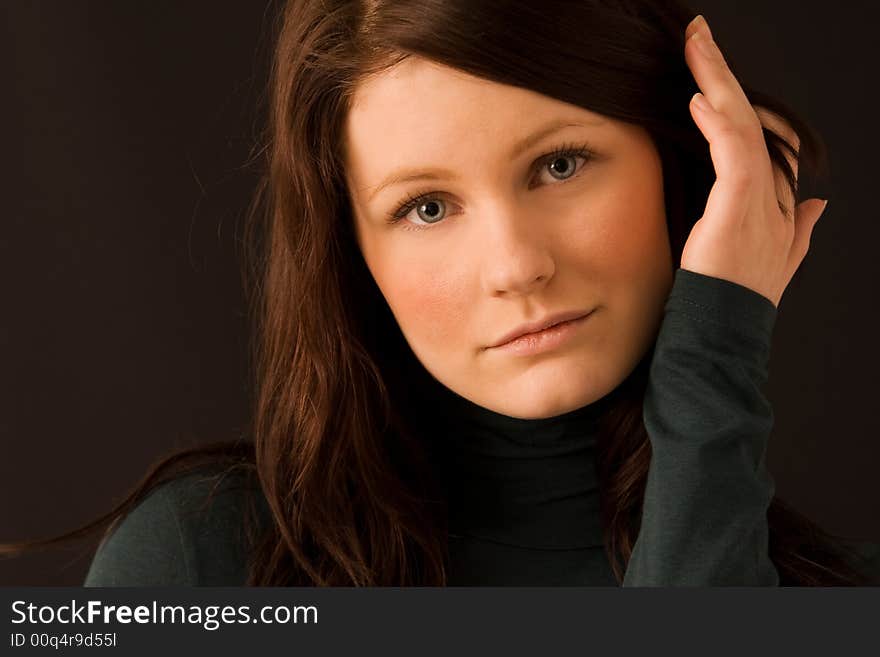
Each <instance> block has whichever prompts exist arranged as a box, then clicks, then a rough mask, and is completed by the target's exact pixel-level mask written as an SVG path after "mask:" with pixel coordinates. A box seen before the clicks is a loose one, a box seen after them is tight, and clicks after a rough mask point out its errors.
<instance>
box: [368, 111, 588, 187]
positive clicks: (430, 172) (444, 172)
mask: <svg viewBox="0 0 880 657" xmlns="http://www.w3.org/2000/svg"><path fill="white" fill-rule="evenodd" d="M603 123H604V121H603V120H601V119H597V120H594V121H587V122H585V121H583V120H579V121H571V120H568V119H559V120H556V121H553V122H551V123H548V124H547V125H545V126H544V127H543V128H541V129H540V130H537V131H535V132H533V133H532V134H530V135H528V136H527V137H524V138H522V139H520V140H519V141H517V142H516V143H515V144H514V145H513V148H511V150H510V154H509V158H510V159H511V160H513V159H516V158H517V157H519V156H520V155H521V154H522V153H523V152H524V151H527V150H528V149H529V148H531V147H532V146H534V145H535V144H537V143H538V142H540V141H541V140H542V139H544V138H545V137H548V136H550V135H552V134H553V133H555V132H558V131H560V130H562V129H563V128H585V127H587V126H588V125H592V126H598V125H602V124H603ZM444 178H445V179H449V180H455V179H457V176H456V174H455V173H454V172H452V171H450V170H449V169H442V168H430V169H400V170H398V171H395V172H394V173H392V174H391V175H390V176H388V177H387V178H385V180H383V181H382V182H381V183H379V184H378V185H377V186H376V188H375V189H374V190H373V191H372V192H371V193H370V195H369V197H368V198H367V201H368V202H369V201H372V200H373V199H374V198H375V197H376V196H377V195H378V194H379V192H381V191H382V190H383V189H385V188H386V187H391V186H393V185H400V184H403V183H407V182H414V181H416V180H442V179H444Z"/></svg>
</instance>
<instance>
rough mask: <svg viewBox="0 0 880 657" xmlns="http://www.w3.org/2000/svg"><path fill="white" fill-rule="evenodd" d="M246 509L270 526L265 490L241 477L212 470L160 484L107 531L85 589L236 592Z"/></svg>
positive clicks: (242, 574) (241, 577) (245, 542)
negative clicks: (213, 587) (251, 508)
mask: <svg viewBox="0 0 880 657" xmlns="http://www.w3.org/2000/svg"><path fill="white" fill-rule="evenodd" d="M250 504H253V505H254V509H255V511H256V512H257V518H258V519H260V520H262V521H266V520H267V519H268V507H267V506H266V502H265V497H264V496H263V494H262V491H261V490H260V488H259V486H258V485H257V484H256V482H255V480H254V479H252V478H251V477H248V476H245V475H244V474H243V473H240V472H239V473H233V472H224V471H222V470H220V469H219V468H217V467H209V468H205V469H201V470H199V471H198V472H195V473H190V474H186V475H183V476H179V477H177V478H175V479H172V480H170V481H167V482H164V483H162V484H160V485H158V486H157V487H156V488H154V489H153V490H152V491H150V492H149V493H148V494H147V495H146V497H144V498H143V499H142V500H141V501H140V502H139V503H138V504H137V505H136V506H135V507H134V508H133V509H132V510H131V511H130V512H129V513H128V514H127V515H125V516H124V517H123V518H122V519H121V521H120V522H119V523H118V524H117V525H115V526H114V527H111V529H110V530H109V531H108V532H107V534H106V535H105V537H104V540H103V541H102V542H101V544H100V545H99V547H98V549H97V551H96V553H95V556H94V558H93V560H92V563H91V566H90V568H89V571H88V574H87V575H86V580H85V583H84V585H85V586H175V585H179V586H200V585H216V586H241V585H243V584H244V583H245V580H246V558H247V552H248V549H249V547H250V540H249V535H248V532H247V531H246V530H247V529H248V526H247V525H246V521H245V516H246V513H247V512H248V508H249V505H250ZM254 529H255V530H256V529H258V527H255V528H254Z"/></svg>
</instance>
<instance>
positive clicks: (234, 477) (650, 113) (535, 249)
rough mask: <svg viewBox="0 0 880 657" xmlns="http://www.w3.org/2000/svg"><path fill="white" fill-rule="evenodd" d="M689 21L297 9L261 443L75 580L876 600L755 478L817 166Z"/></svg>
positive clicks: (548, 11)
mask: <svg viewBox="0 0 880 657" xmlns="http://www.w3.org/2000/svg"><path fill="white" fill-rule="evenodd" d="M692 19H693V12H691V11H689V10H687V9H686V8H685V7H683V6H682V5H680V4H678V3H676V2H673V1H671V0H590V1H587V0H584V1H582V2H578V3H550V4H548V3H541V4H540V5H537V4H535V3H530V2H511V1H500V0H496V1H480V2H476V1H473V0H471V1H466V0H459V1H453V2H442V3H441V2H433V1H430V0H420V1H415V2H407V3H400V2H392V1H387V0H372V1H341V0H337V1H320V2H319V1H318V0H298V1H291V2H289V4H288V5H287V7H286V8H285V10H284V12H283V16H282V17H281V22H280V29H279V33H278V39H277V48H276V50H275V59H274V68H273V76H272V82H271V84H272V87H271V103H272V104H271V124H270V127H269V133H268V139H267V143H266V153H267V175H266V179H265V187H263V188H261V193H260V194H258V196H257V201H258V202H257V203H256V204H255V206H254V209H255V212H254V214H253V217H254V218H255V219H257V218H262V219H265V221H263V222H256V221H255V222H254V223H253V225H252V230H251V231H250V232H249V240H250V243H251V244H252V245H253V246H254V251H253V253H254V260H253V262H254V263H255V265H256V266H255V267H254V269H253V272H254V273H255V279H254V285H253V292H254V294H253V307H254V317H255V320H256V321H255V325H254V331H255V332H254V335H255V337H256V340H255V345H254V346H255V360H254V363H255V376H256V378H257V382H258V391H259V394H258V399H257V403H256V407H255V409H254V419H253V436H252V440H248V441H243V442H241V443H238V444H232V445H213V446H209V447H206V448H203V449H200V450H192V451H189V452H184V453H180V454H176V455H172V456H170V457H169V458H168V459H166V460H165V461H163V462H162V463H160V464H158V465H157V466H156V467H155V468H154V469H153V470H152V471H151V472H150V473H149V474H148V475H147V477H146V478H145V480H144V481H143V482H141V484H140V485H139V486H138V487H137V489H136V490H135V491H134V492H133V493H132V495H131V496H129V498H128V499H127V500H125V502H123V503H122V504H120V505H119V507H117V508H116V509H114V510H113V511H112V512H111V513H109V514H107V515H106V516H104V517H103V518H101V519H99V520H98V521H96V522H95V523H92V524H91V525H89V526H87V527H85V528H83V529H82V530H80V531H79V532H75V533H72V534H70V535H68V536H67V537H72V536H76V535H81V534H82V533H84V532H86V531H90V530H92V529H95V528H97V527H99V526H103V524H105V523H106V522H107V521H108V520H111V519H112V520H115V522H114V523H113V524H111V526H110V527H109V529H108V531H107V532H106V534H105V538H104V541H103V542H102V544H101V546H100V547H99V549H98V551H97V554H96V555H95V558H94V560H93V562H92V564H91V569H90V571H89V574H88V577H87V580H86V584H87V585H161V584H187V585H215V584H216V585H236V584H249V585H319V586H328V585H357V586H362V585H389V586H402V585H504V584H511V585H610V586H616V585H623V586H646V585H664V586H716V585H766V586H776V585H851V584H866V583H869V582H872V581H876V580H874V579H871V578H876V577H877V575H878V570H877V569H878V563H880V560H878V559H877V552H875V551H873V550H876V546H870V545H860V546H854V545H852V544H851V545H849V546H848V545H847V544H846V543H847V542H846V541H844V540H842V539H840V538H839V537H833V536H831V535H829V534H827V533H825V532H823V531H822V530H821V529H820V528H819V527H817V526H816V525H815V524H813V523H812V522H810V521H809V520H808V519H806V518H804V517H803V516H801V515H799V514H798V513H797V512H795V511H794V510H793V509H790V508H788V507H787V506H786V505H784V504H783V503H782V502H781V501H780V500H779V499H778V498H776V497H774V483H773V480H772V478H771V477H770V475H769V473H768V472H767V470H766V467H765V451H766V446H767V442H768V439H769V436H770V432H771V429H772V426H773V413H772V408H771V406H770V404H769V403H768V400H767V399H766V397H765V396H764V395H763V393H762V391H761V388H762V386H763V384H764V382H765V380H766V377H767V373H768V364H769V355H770V354H769V351H770V344H771V340H770V338H771V334H772V329H773V326H774V323H775V319H776V315H777V309H778V306H779V303H780V300H781V298H782V296H783V293H784V291H785V289H786V286H787V285H788V283H789V282H790V280H791V278H792V276H793V275H794V273H795V271H796V270H797V268H798V266H799V265H800V263H801V262H802V260H803V258H804V257H805V255H806V253H807V249H808V245H809V240H810V234H811V232H812V230H813V226H814V225H815V223H816V221H817V220H818V218H819V216H820V215H821V213H822V211H823V209H824V205H825V204H824V202H823V201H821V200H819V199H808V200H800V199H799V194H798V186H797V175H798V167H799V164H800V165H802V166H803V165H805V166H809V167H811V169H812V170H814V171H820V169H821V165H822V164H823V162H824V161H823V159H822V153H823V152H822V150H821V142H820V141H819V139H818V137H817V136H816V135H815V134H814V133H813V132H812V131H811V129H810V128H809V126H807V125H806V124H805V123H804V122H803V121H802V120H801V119H799V118H798V116H797V115H796V114H795V113H794V112H792V111H791V110H789V109H788V108H786V107H785V106H784V105H783V104H782V103H780V102H778V101H776V100H774V99H772V98H770V97H768V96H766V95H763V94H760V93H758V92H756V91H753V90H750V89H749V88H747V87H745V86H743V85H742V83H741V82H740V81H739V80H738V79H737V77H736V76H735V75H734V73H733V72H732V70H731V68H730V66H729V65H728V64H727V62H726V60H725V57H724V55H723V54H722V52H721V50H720V49H719V48H718V46H717V45H716V44H715V42H714V40H713V38H712V34H711V30H710V28H709V27H708V25H707V24H706V22H705V20H703V19H702V18H701V17H698V18H697V19H695V20H692ZM695 92H700V93H698V94H696V95H695ZM257 208H261V209H265V212H264V213H263V214H260V213H259V212H257V211H256V210H257ZM62 538H66V537H62ZM855 547H858V550H860V551H857V550H856V549H848V548H855ZM866 557H870V558H871V559H873V561H872V560H870V559H869V558H866Z"/></svg>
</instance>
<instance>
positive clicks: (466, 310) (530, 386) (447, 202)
mask: <svg viewBox="0 0 880 657" xmlns="http://www.w3.org/2000/svg"><path fill="white" fill-rule="evenodd" d="M551 124H554V125H555V124H559V125H563V126H565V127H562V128H558V129H556V130H553V131H552V132H549V131H545V128H547V127H548V126H550V125H551ZM533 135H539V137H537V138H535V139H529V138H530V137H532V136H533ZM345 139H346V153H345V157H346V176H347V183H348V187H349V190H350V194H351V201H352V208H353V213H354V220H355V232H356V235H357V240H358V244H359V246H360V249H361V252H362V253H363V255H364V260H365V261H366V264H367V266H368V267H369V269H370V272H371V273H372V275H373V277H374V279H375V281H376V284H377V285H378V287H379V289H380V290H381V292H382V294H383V295H384V297H385V300H386V301H387V302H388V305H389V307H390V309H391V312H392V313H393V314H394V317H395V318H396V320H397V322H398V324H399V325H400V328H401V331H402V333H403V335H404V336H405V338H406V340H407V342H408V343H409V346H410V348H411V349H412V351H413V353H414V354H415V355H416V357H417V358H418V359H419V361H420V362H421V363H422V365H423V366H424V367H425V369H427V370H428V372H430V373H431V375H432V376H434V378H436V379H437V380H438V381H439V382H440V383H442V384H443V385H445V386H446V387H447V388H449V389H451V390H453V391H454V392H455V393H457V394H459V395H461V396H462V397H465V398H466V399H468V400H470V401H472V402H474V403H475V404H478V405H480V406H483V407H485V408H488V409H491V410H493V411H496V412H498V413H503V414H505V415H509V416H513V417H518V418H545V417H551V416H554V415H559V414H562V413H565V412H568V411H571V410H574V409H576V408H579V407H581V406H584V405H586V404H589V403H591V402H593V401H596V400H597V399H599V398H600V397H602V396H604V395H606V394H607V393H609V392H611V391H612V390H613V389H614V388H615V387H616V386H618V385H619V384H620V383H621V382H622V381H623V380H624V379H625V378H626V376H627V375H628V374H629V373H630V372H631V371H632V370H633V369H634V368H635V366H636V365H637V364H638V362H639V360H640V359H641V358H642V356H644V354H645V352H646V351H647V349H648V348H649V347H650V346H651V344H652V342H653V341H654V339H655V338H656V334H657V330H658V328H659V324H660V320H661V319H662V314H663V306H664V304H665V301H666V298H667V297H668V294H669V291H670V288H671V285H672V277H673V273H674V270H673V266H672V258H671V251H670V247H669V241H668V237H667V232H666V216H665V211H664V204H663V178H662V170H661V164H660V158H659V154H658V153H657V150H656V148H655V146H654V144H653V141H652V140H651V138H650V137H649V135H648V133H647V132H646V131H645V130H644V129H643V128H640V127H635V126H632V125H630V124H627V123H623V122H619V121H615V120H610V119H608V118H607V117H604V116H603V115H599V114H596V113H594V112H590V111H587V110H585V109H583V108H581V107H578V106H576V105H570V104H568V103H564V102H561V101H558V100H554V99H552V98H549V97H547V96H543V95H541V94H538V93H535V92H532V91H527V90H525V89H521V88H517V87H512V86H507V85H502V84H497V83H494V82H489V81H486V80H483V79H480V78H476V77H473V76H470V75H468V74H466V73H463V72H461V71H458V70H456V69H452V68H449V67H446V66H443V65H440V64H436V63H433V62H430V61H428V60H425V59H421V58H416V57H410V58H409V59H407V60H405V61H404V62H402V63H401V64H398V65H397V66H396V67H394V68H392V69H390V70H388V71H385V72H384V73H382V74H381V75H379V76H377V77H374V78H371V79H369V80H368V81H366V82H364V83H363V84H362V85H361V86H360V87H358V89H357V90H356V93H355V97H354V102H353V105H352V110H351V112H350V114H349V115H348V117H347V120H346V126H345ZM524 143H525V145H523V144H524ZM583 145H587V146H588V148H589V150H590V151H591V152H593V153H594V156H593V157H592V159H588V158H585V157H582V156H580V155H568V156H565V155H555V156H551V157H550V158H549V159H547V158H543V156H545V155H548V154H551V153H553V152H554V151H555V150H556V149H557V148H558V147H563V146H564V147H570V146H575V149H574V150H578V149H579V148H580V147H582V146H583ZM542 158H543V159H542ZM429 172H433V173H434V174H435V177H433V178H428V177H425V178H421V179H411V180H408V181H403V182H396V183H391V184H388V185H383V183H384V182H385V181H386V180H388V179H389V178H390V177H393V176H398V177H399V176H401V175H402V176H405V177H408V176H410V175H414V174H427V173H429ZM411 196H412V197H415V196H420V197H422V198H421V200H419V201H416V203H415V205H414V206H413V207H412V209H411V210H409V211H406V213H405V214H402V215H401V219H400V220H399V221H398V222H397V223H395V224H392V223H389V221H388V217H389V215H394V214H397V210H398V209H399V208H400V207H401V206H402V205H404V204H405V201H407V200H408V198H409V197H411ZM425 196H427V197H428V198H425ZM567 311H578V312H587V311H593V312H592V314H591V315H590V316H589V317H588V318H587V319H586V320H584V321H582V322H579V323H578V324H577V325H575V326H574V327H572V330H571V331H570V335H569V337H568V339H567V340H565V341H564V342H563V343H561V344H558V345H557V346H555V347H552V348H550V349H545V350H544V351H542V352H540V353H527V354H523V353H515V352H512V351H510V350H505V349H500V348H490V345H493V344H495V343H497V342H498V341H499V340H500V339H501V338H502V337H503V336H505V335H506V334H508V333H509V332H510V331H512V330H514V329H516V328H517V327H519V326H520V325H522V324H524V323H527V322H533V321H536V320H540V319H543V318H545V317H547V316H549V315H552V314H555V313H559V312H567Z"/></svg>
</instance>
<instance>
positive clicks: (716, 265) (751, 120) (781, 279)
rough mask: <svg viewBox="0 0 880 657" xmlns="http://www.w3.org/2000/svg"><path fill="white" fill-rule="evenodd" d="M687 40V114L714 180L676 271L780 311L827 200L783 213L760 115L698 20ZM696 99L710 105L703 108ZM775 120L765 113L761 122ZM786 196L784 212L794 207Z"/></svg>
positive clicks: (810, 201)
mask: <svg viewBox="0 0 880 657" xmlns="http://www.w3.org/2000/svg"><path fill="white" fill-rule="evenodd" d="M685 37H686V38H687V41H686V44H685V59H686V60H687V63H688V66H689V67H690V69H691V72H692V73H693V75H694V79H695V80H696V81H697V85H698V86H699V87H700V89H701V91H702V94H700V93H697V94H695V95H694V98H693V99H692V100H691V104H690V108H691V115H692V116H693V118H694V121H695V122H696V124H697V126H698V127H699V128H700V131H701V132H702V133H703V135H704V136H705V137H706V139H707V140H708V142H709V150H710V153H711V155H712V163H713V164H714V166H715V176H716V180H715V184H714V185H713V186H712V190H711V191H710V192H709V198H708V201H707V203H706V210H705V211H704V213H703V216H702V217H701V218H700V219H699V221H697V222H696V224H694V227H693V229H692V230H691V233H690V235H689V237H688V240H687V243H686V244H685V246H684V251H683V252H682V256H681V268H682V269H687V270H689V271H693V272H697V273H699V274H705V275H707V276H714V277H716V278H721V279H725V280H728V281H731V282H733V283H738V284H739V285H743V286H745V287H747V288H749V289H751V290H753V291H755V292H757V293H758V294H761V295H763V296H764V297H766V298H767V299H769V300H770V301H771V302H772V303H773V305H774V306H777V307H778V306H779V301H780V299H781V298H782V294H783V292H784V291H785V288H786V287H787V286H788V284H789V282H790V281H791V278H792V276H794V273H795V271H797V268H798V266H800V264H801V262H802V261H803V259H804V257H805V256H806V254H807V250H808V249H809V245H810V235H811V234H812V232H813V227H814V226H815V224H816V222H817V221H818V219H819V217H820V216H821V214H822V211H823V210H824V209H825V205H826V204H827V201H822V200H820V199H815V198H811V199H808V200H806V201H803V202H802V203H800V204H799V205H798V206H797V207H796V208H795V210H794V213H793V216H792V215H791V213H789V214H785V213H783V212H782V210H781V209H780V207H779V200H780V199H781V198H782V195H780V196H777V185H779V186H780V190H782V189H783V187H782V184H781V180H782V177H781V174H778V173H777V172H776V171H774V168H773V166H772V161H771V160H770V156H769V154H768V152H767V145H766V143H765V141H764V134H763V131H762V122H761V118H759V116H758V114H757V113H756V110H755V108H754V107H752V105H751V103H750V102H749V100H748V98H747V96H746V95H745V92H744V91H743V90H742V87H741V86H740V84H739V82H738V81H737V79H736V78H735V77H734V75H733V73H731V71H730V69H729V68H728V67H727V63H726V62H725V61H724V57H723V55H722V54H721V51H720V50H719V49H718V46H717V45H716V44H715V42H714V40H713V39H712V34H711V32H710V30H709V26H708V24H707V23H706V21H705V19H703V17H702V16H697V18H695V19H694V20H693V21H691V23H690V25H688V27H687V31H686V32H685ZM700 100H703V101H705V102H706V103H707V104H708V105H707V106H706V107H705V108H701V107H700V102H699V101H700ZM773 116H775V115H770V114H768V113H765V114H764V120H765V122H770V121H772V120H773V119H772V117H773ZM768 127H770V126H768ZM796 174H797V169H795V175H796ZM788 198H789V199H791V201H790V202H789V203H787V204H786V207H792V205H793V200H794V199H792V198H791V196H790V194H789V195H788Z"/></svg>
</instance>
